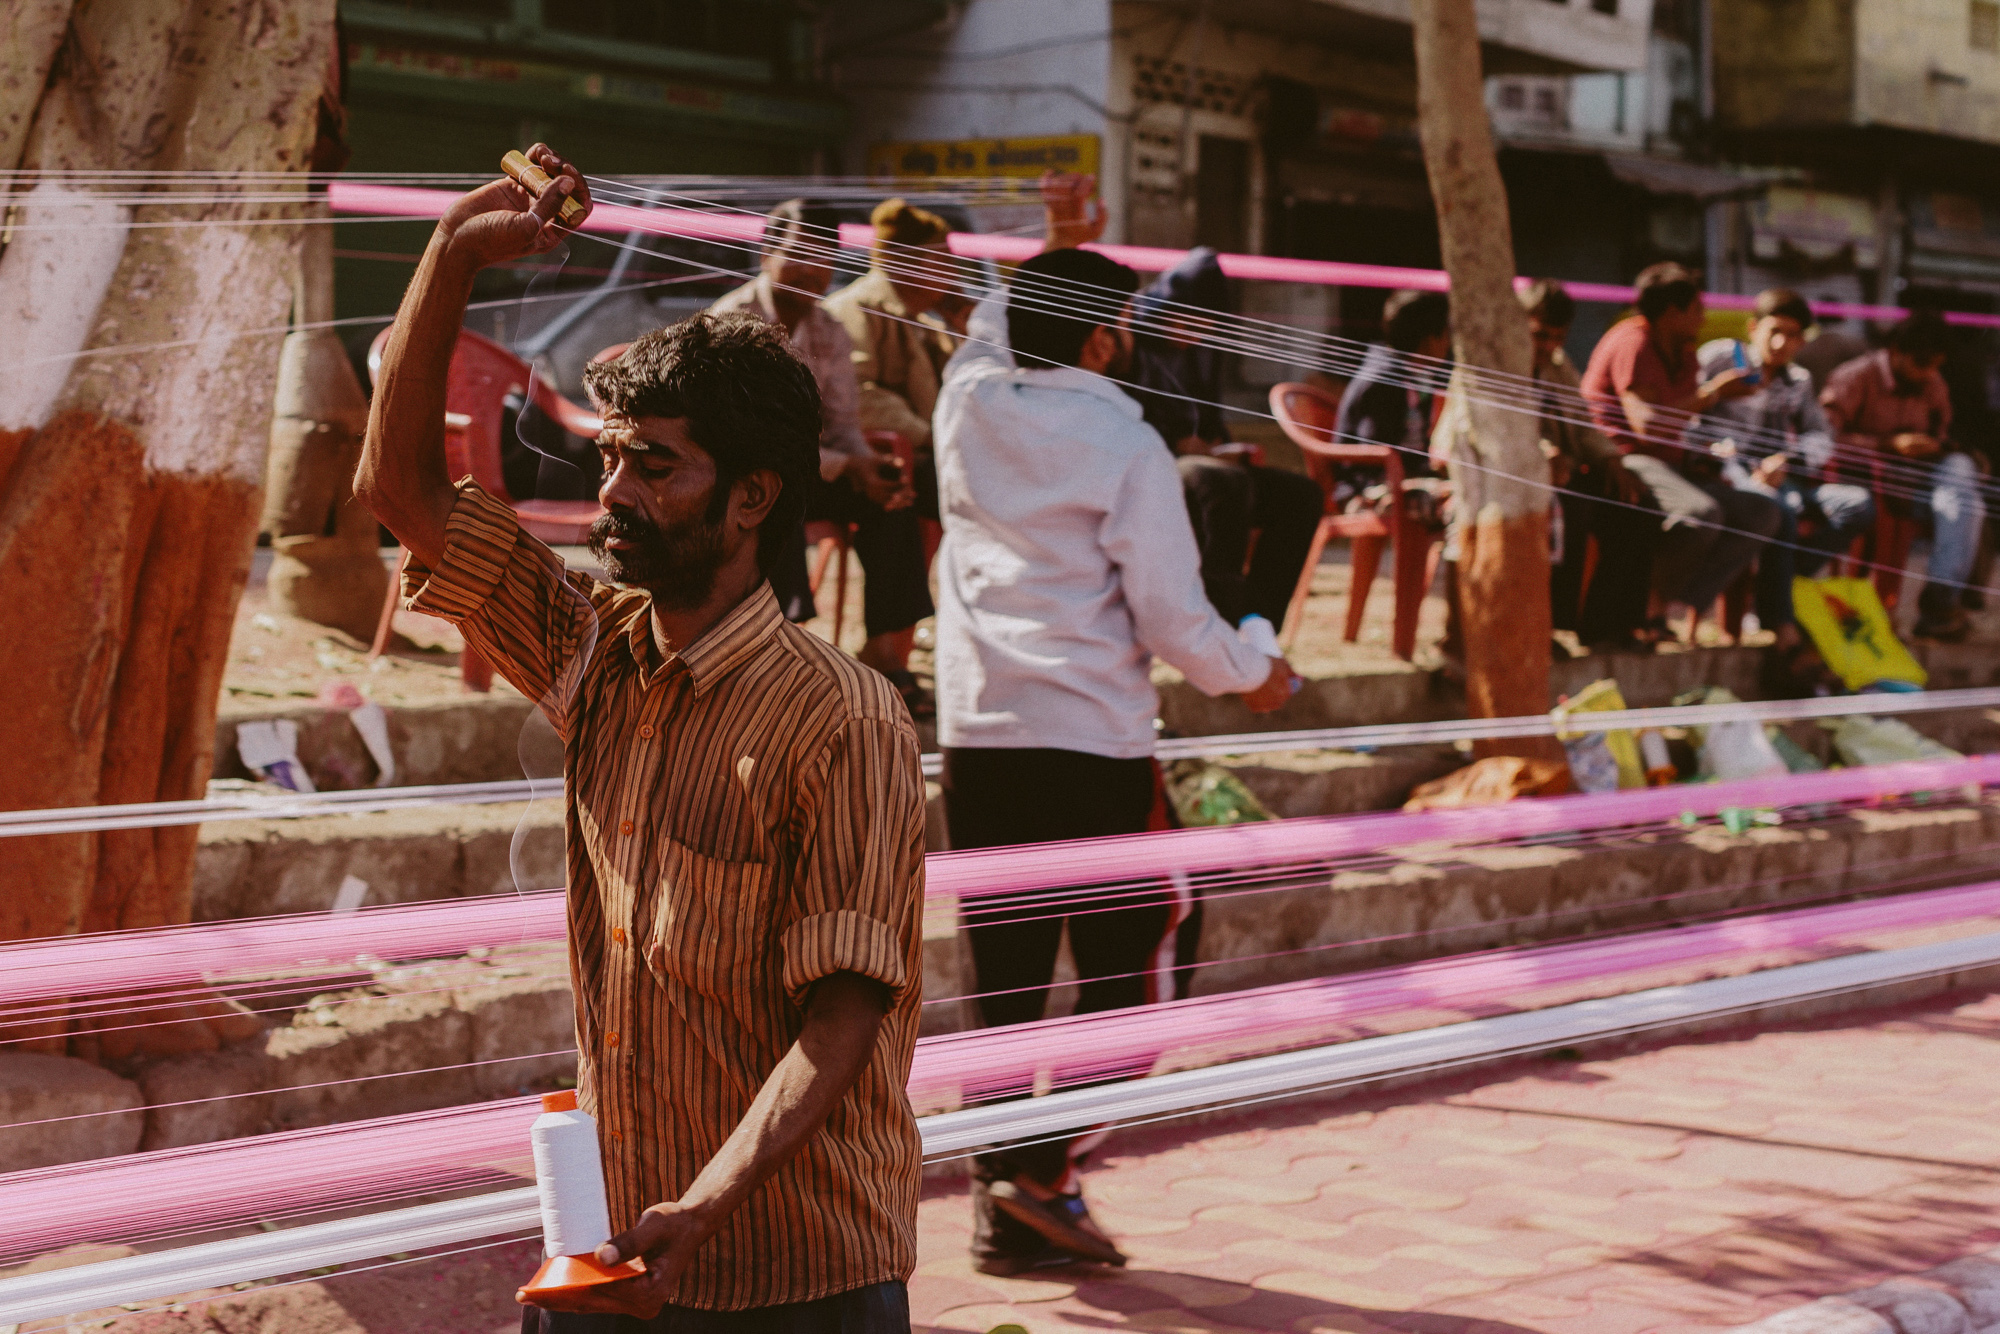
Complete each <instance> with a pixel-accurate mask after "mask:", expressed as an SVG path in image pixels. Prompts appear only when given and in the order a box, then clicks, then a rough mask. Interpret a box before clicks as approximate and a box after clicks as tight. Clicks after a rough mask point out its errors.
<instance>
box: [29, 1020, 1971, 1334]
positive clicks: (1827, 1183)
mask: <svg viewBox="0 0 2000 1334" xmlns="http://www.w3.org/2000/svg"><path fill="white" fill-rule="evenodd" d="M1996 1040H2000V995H1996V996H1988V997H1979V998H1975V999H1966V998H1960V999H1959V1000H1957V1001H1955V1002H1953V1001H1943V1002H1933V1003H1931V1004H1929V1005H1924V1006H1913V1007H1906V1008H1904V1009H1900V1010H1893V1011H1877V1012H1873V1013H1870V1014H1864V1015H1861V1016H1856V1017H1854V1018H1852V1020H1851V1021H1850V1022H1848V1023H1845V1024H1843V1023H1839V1022H1836V1021H1829V1022H1827V1023H1825V1024H1821V1025H1816V1026H1808V1027H1799V1028H1791V1029H1781V1030H1773V1031H1767V1032H1761V1033H1748V1032H1746V1033H1741V1034H1735V1035H1722V1036H1719V1037H1714V1038H1709V1039H1705V1040H1702V1041H1699V1042H1691V1043H1686V1044H1682V1045H1678V1046H1665V1047H1659V1048H1654V1049H1648V1050H1637V1051H1633V1052H1631V1053H1629V1054H1624V1055H1617V1056H1612V1057H1607V1058H1605V1059H1594V1060H1589V1061H1581V1062H1577V1061H1559V1060H1553V1059H1552V1060H1546V1061H1538V1062H1531V1063H1527V1064H1523V1065H1517V1066H1514V1067H1511V1068H1508V1069H1503V1070H1496V1071H1491V1072H1486V1073H1483V1074H1469V1075H1465V1076H1461V1077H1459V1078H1457V1079H1456V1080H1453V1081H1449V1082H1441V1083H1438V1084H1433V1085H1430V1086H1426V1087H1421V1088H1404V1089H1399V1090H1395V1091H1393V1092H1390V1093H1385V1094H1379V1095H1374V1096H1372V1097H1360V1096H1357V1097H1350V1098H1347V1099H1321V1100H1316V1101H1301V1102H1293V1103H1288V1104H1270V1105H1266V1106H1263V1107H1260V1108H1258V1109H1256V1110H1254V1111H1248V1112H1244V1113H1242V1114H1240V1115H1236V1116H1234V1117H1232V1118H1229V1119H1224V1120H1219V1121H1211V1122H1207V1123H1203V1124H1200V1125H1196V1126H1189V1125H1174V1124H1163V1125H1157V1126H1152V1127H1148V1128H1144V1129H1138V1130H1131V1131H1123V1132H1119V1133H1118V1135H1117V1136H1116V1137H1115V1138H1114V1140H1113V1142H1112V1144H1111V1146H1110V1152H1109V1155H1108V1156H1107V1157H1105V1158H1104V1159H1103V1160H1102V1161H1101V1162H1100V1164H1099V1165H1098V1166H1097V1167H1096V1168H1095V1169H1094V1170H1093V1171H1092V1172H1091V1173H1090V1175H1089V1177H1088V1179H1087V1189H1088V1191H1089V1194H1090V1198H1091V1199H1092V1201H1093V1208H1094V1210H1095V1212H1096V1214H1097V1216H1098V1218H1099V1220H1100V1221H1101V1222H1102V1223H1104V1224H1105V1226H1106V1227H1107V1228H1109V1229H1110V1230H1111V1231H1113V1232H1114V1233H1116V1234H1117V1235H1118V1236H1120V1237H1122V1238H1123V1239H1124V1243H1125V1246H1126V1248H1127V1250H1128V1251H1129V1252H1130V1254H1131V1256H1132V1264H1131V1266H1130V1267H1129V1268H1128V1269H1125V1270H1122V1271H1114V1270H1106V1269H1098V1268H1091V1267H1077V1268H1073V1269H1065V1270H1055V1271H1044V1272H1043V1273H1041V1274H1039V1275H1037V1276H1034V1277H1031V1278H1020V1279H996V1278H988V1277H985V1276H982V1275H979V1274H976V1273H974V1272H973V1271H972V1268H971V1266H970V1264H969V1262H968V1259H967V1256H966V1242H967V1239H968V1234H969V1230H970V1218H969V1212H968V1207H967V1203H966V1199H965V1192H964V1187H963V1185H962V1184H961V1183H947V1182H940V1183H934V1184H933V1187H932V1189H931V1190H930V1191H929V1192H927V1194H926V1197H925V1199H924V1201H923V1204H922V1206H921V1213H920V1216H919V1263H918V1269H917V1273H916V1276H915V1278H914V1279H913V1280H912V1281H911V1284H910V1296H911V1303H912V1308H913V1314H914V1316H915V1318H916V1322H917V1328H918V1329H919V1330H920V1331H930V1332H931V1334H985V1331H988V1330H991V1329H992V1328H994V1327H995V1326H997V1325H1002V1324H1017V1325H1020V1326H1023V1327H1025V1328H1026V1329H1027V1330H1029V1331H1030V1334H1056V1332H1057V1331H1135V1332H1136V1331H1146V1332H1149V1334H1197V1332H1200V1331H1236V1332H1237V1334H1242V1332H1243V1331H1286V1332H1288V1334H1307V1332H1308V1331H1343V1332H1346V1334H1702V1332H1704V1331H1715V1330H1719V1329H1724V1328H1727V1327H1730V1326H1734V1325H1740V1324H1744V1323H1747V1322H1749V1321H1751V1320H1755V1319H1758V1318H1760V1317H1762V1316H1764V1315H1768V1314H1770V1313H1772V1312H1774V1311H1778V1310H1782V1309H1784V1308H1786V1307H1789V1306H1794V1305H1797V1304H1800V1303H1802V1302H1805V1301H1809V1300H1811V1299H1813V1298H1815V1297H1819V1296H1822V1295H1826V1294H1830V1293H1843V1292H1849V1291H1852V1290H1854V1289H1857V1288H1861V1287H1865V1286H1867V1285H1869V1284H1872V1283H1876V1282H1879V1281H1881V1280H1882V1279H1883V1278H1885V1277H1889V1276H1892V1275H1895V1274H1901V1273H1910V1272H1914V1271H1917V1270H1922V1269H1926V1268H1930V1267H1932V1266H1935V1265H1938V1264H1942V1263H1945V1262H1947V1261H1949V1260H1952V1259H1955V1258H1958V1257H1960V1256H1964V1255H1968V1254H1970V1253H1973V1252H1976V1251H1983V1250H1986V1249H1988V1248H1991V1247H1993V1246H1994V1245H1995V1244H1996V1243H2000V1117H1995V1116H1994V1115H1992V1109H1993V1108H1994V1106H1995V1104H1996V1103H2000V1062H1996V1061H1995V1060H1994V1055H1995V1051H1996V1047H1995V1043H1996ZM531 1266H532V1247H530V1246H528V1245H526V1244H515V1245H511V1246H508V1247H503V1248H498V1249H487V1250H482V1251H474V1252H470V1253H468V1254H465V1255H459V1256H453V1257H449V1258H445V1259H432V1260H427V1261H423V1262H420V1263H417V1264H410V1265H401V1266H392V1267H389V1268H386V1269H378V1270H375V1271H373V1272H371V1273H362V1274H347V1275H339V1276H335V1277H332V1278H328V1279H323V1280H318V1281H314V1282H307V1283H296V1284H293V1285H290V1286H288V1287H283V1288H272V1289H264V1290H258V1291H252V1292H246V1293H242V1294H237V1295H227V1296H223V1297H221V1298H220V1299H218V1300H215V1301H210V1302H206V1303H197V1304H195V1305H193V1306H191V1307H190V1308H189V1309H188V1311H187V1312H186V1313H185V1314H182V1315H169V1314H165V1313H160V1314H146V1315H136V1316H135V1315H128V1314H126V1313H124V1312H100V1313H97V1316H98V1318H100V1319H103V1318H112V1317H116V1320H115V1325H116V1327H117V1328H119V1329H120V1330H121V1331H124V1332H125V1334H222V1331H227V1332H228V1334H250V1331H258V1332H259V1334H262V1332H264V1331H269V1334H459V1332H461V1331H462V1332H464V1334H507V1331H511V1330H512V1329H515V1328H518V1324H517V1317H516V1316H515V1315H514V1313H513V1306H512V1302H511V1290H512V1288H513V1286H514V1284H515V1283H516V1282H518V1281H519V1280H520V1278H521V1277H522V1276H523V1275H524V1274H525V1273H526V1272H527V1271H528V1268H529V1267H531ZM64 1323H65V1322H60V1321H58V1322H54V1325H53V1328H56V1329H61V1328H63V1326H64ZM34 1328H36V1327H35V1326H29V1327H27V1329H24V1331H23V1334H27V1331H28V1330H32V1329H34Z"/></svg>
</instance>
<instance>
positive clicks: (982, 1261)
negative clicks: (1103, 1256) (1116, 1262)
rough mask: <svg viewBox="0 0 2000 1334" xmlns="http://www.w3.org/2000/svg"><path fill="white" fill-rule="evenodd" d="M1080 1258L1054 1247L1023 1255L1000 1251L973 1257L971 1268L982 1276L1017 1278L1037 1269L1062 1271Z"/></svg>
mask: <svg viewBox="0 0 2000 1334" xmlns="http://www.w3.org/2000/svg"><path fill="white" fill-rule="evenodd" d="M1079 1260H1080V1257H1078V1256H1074V1255H1071V1254H1070V1253H1069V1252H1068V1251H1064V1250H1058V1249H1057V1248H1056V1247H1054V1246H1049V1247H1045V1248H1044V1249H1042V1250H1039V1251H1032V1252H1029V1253H1027V1254H1024V1255H1016V1254H1014V1253H1012V1252H1007V1251H1001V1252H997V1253H995V1254H993V1255H974V1256H973V1258H972V1267H973V1268H974V1269H976V1270H978V1271H979V1272H980V1273H982V1274H991V1275H992V1276H993V1277H995V1278H1018V1277H1020V1276H1021V1275H1022V1274H1032V1273H1034V1272H1035V1271H1036V1270H1038V1269H1062V1268H1065V1267H1066V1266H1069V1265H1073V1264H1077V1263H1079Z"/></svg>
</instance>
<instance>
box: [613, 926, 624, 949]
mask: <svg viewBox="0 0 2000 1334" xmlns="http://www.w3.org/2000/svg"><path fill="white" fill-rule="evenodd" d="M611 938H612V939H613V940H615V941H617V942H618V943H619V944H620V945H623V944H624V943H625V928H624V927H622V926H614V927H612V928H611Z"/></svg>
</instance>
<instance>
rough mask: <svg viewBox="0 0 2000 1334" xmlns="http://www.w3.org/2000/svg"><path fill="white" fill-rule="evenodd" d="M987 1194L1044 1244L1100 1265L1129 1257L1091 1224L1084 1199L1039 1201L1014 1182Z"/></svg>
mask: <svg viewBox="0 0 2000 1334" xmlns="http://www.w3.org/2000/svg"><path fill="white" fill-rule="evenodd" d="M986 1190H987V1193H988V1194H989V1195H991V1196H992V1198H993V1204H994V1207H995V1208H997V1209H999V1210H1000V1212H1002V1213H1004V1214H1006V1215H1007V1216H1008V1217H1009V1218H1011V1219H1013V1220H1014V1221H1015V1222H1017V1223H1020V1224H1022V1225H1024V1226H1026V1227H1029V1228H1032V1229H1034V1231H1035V1232H1036V1233H1037V1234H1039V1235H1040V1236H1041V1238H1042V1240H1044V1241H1046V1242H1048V1244H1049V1245H1051V1246H1053V1247H1055V1248H1056V1249H1057V1250H1061V1251H1067V1252H1068V1253H1069V1254H1071V1255H1073V1256H1075V1257H1076V1258H1077V1259H1079V1260H1095V1261H1097V1262H1098V1263H1099V1264H1107V1265H1123V1264H1124V1263H1125V1253H1124V1252H1123V1251H1121V1250H1119V1249H1118V1248H1117V1247H1116V1246H1114V1245H1112V1244H1111V1239H1110V1238H1109V1237H1107V1236H1105V1235H1104V1233H1103V1232H1101V1231H1099V1230H1098V1227H1097V1224H1096V1223H1095V1222H1093V1221H1092V1220H1091V1217H1090V1210H1088V1209H1086V1208H1085V1207H1084V1204H1083V1197H1082V1196H1081V1195H1057V1196H1055V1197H1054V1198H1053V1199H1047V1200H1043V1199H1037V1198H1036V1197H1035V1196H1034V1195H1033V1194H1031V1193H1029V1191H1028V1190H1026V1189H1025V1188H1024V1187H1022V1186H1020V1185H1018V1184H1016V1183H1015V1182H1013V1181H995V1182H993V1183H992V1184H991V1185H989V1186H988V1187H987V1188H986Z"/></svg>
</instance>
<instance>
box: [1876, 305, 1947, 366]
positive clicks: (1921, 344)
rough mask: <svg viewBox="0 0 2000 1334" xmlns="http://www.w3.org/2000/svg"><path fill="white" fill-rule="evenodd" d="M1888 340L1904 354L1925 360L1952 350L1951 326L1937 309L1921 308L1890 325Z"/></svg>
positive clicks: (1892, 346) (1891, 345)
mask: <svg viewBox="0 0 2000 1334" xmlns="http://www.w3.org/2000/svg"><path fill="white" fill-rule="evenodd" d="M1887 341H1888V344H1889V346H1890V347H1891V348H1893V349H1894V350H1895V351H1897V352H1901V353H1902V354H1903V355H1904V356H1906V357H1915V358H1916V359H1917V360H1919V361H1925V360H1928V359H1929V358H1931V357H1941V356H1943V355H1944V354H1945V353H1947V352H1949V351H1950V350H1951V327H1950V326H1949V325H1947V324H1946V323H1945V322H1944V317H1943V316H1942V315H1939V314H1938V313H1937V312H1936V311H1931V310H1920V311H1917V312H1916V313H1915V314H1913V315H1905V316H1904V317H1903V318H1902V319H1900V320H1898V321H1897V322H1896V323H1895V324H1893V325H1891V326H1889V337H1888V340H1887Z"/></svg>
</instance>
